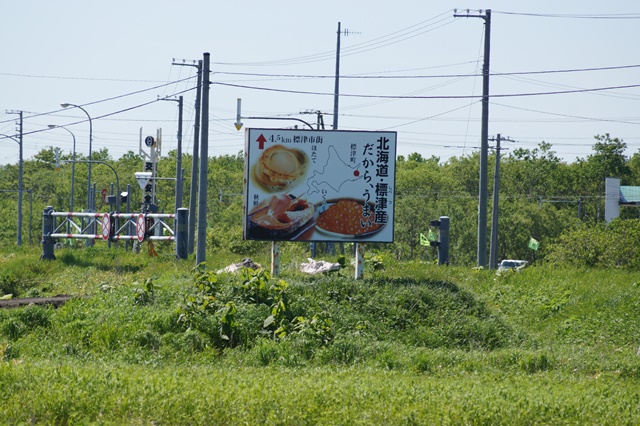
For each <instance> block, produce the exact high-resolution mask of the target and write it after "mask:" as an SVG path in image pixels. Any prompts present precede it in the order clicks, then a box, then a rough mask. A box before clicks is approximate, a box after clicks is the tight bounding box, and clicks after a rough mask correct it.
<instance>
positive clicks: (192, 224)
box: [172, 60, 202, 254]
mask: <svg viewBox="0 0 640 426" xmlns="http://www.w3.org/2000/svg"><path fill="white" fill-rule="evenodd" d="M194 62H195V61H194ZM172 65H180V66H192V67H196V69H197V70H198V86H197V87H196V105H195V110H196V111H195V124H194V126H193V158H192V159H191V160H192V161H191V191H190V195H189V222H188V228H189V236H188V239H189V241H188V242H187V252H188V253H189V254H191V253H193V251H194V248H195V238H196V202H197V199H198V162H199V161H198V150H199V145H200V103H201V95H202V60H199V61H198V62H197V64H196V63H194V64H188V63H186V62H184V61H183V63H176V62H175V61H174V62H173V64H172Z"/></svg>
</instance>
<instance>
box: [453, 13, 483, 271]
mask: <svg viewBox="0 0 640 426" xmlns="http://www.w3.org/2000/svg"><path fill="white" fill-rule="evenodd" d="M479 12H480V14H478V15H472V14H470V13H469V9H467V11H466V14H460V15H459V14H457V10H454V12H453V13H454V14H453V16H454V17H455V18H458V17H464V18H482V19H483V20H484V62H483V65H482V129H481V133H480V139H481V140H480V185H479V194H478V256H477V259H478V266H482V267H486V266H487V198H488V194H487V192H488V170H487V169H488V157H489V155H488V151H489V57H490V47H491V9H487V10H485V11H484V12H485V13H484V15H482V11H479Z"/></svg>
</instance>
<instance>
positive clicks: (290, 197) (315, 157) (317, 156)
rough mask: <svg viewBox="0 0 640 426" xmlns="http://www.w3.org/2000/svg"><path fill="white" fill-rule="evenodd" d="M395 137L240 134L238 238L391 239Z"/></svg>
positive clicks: (343, 133) (284, 132)
mask: <svg viewBox="0 0 640 426" xmlns="http://www.w3.org/2000/svg"><path fill="white" fill-rule="evenodd" d="M396 136H397V135H396V133H395V132H383V131H380V132H364V131H342V130H331V131H326V130H297V129H296V130H290V129H246V131H245V151H244V152H245V186H244V211H243V235H244V238H245V239H248V240H268V241H335V242H339V241H345V242H346V241H350V242H382V243H390V242H393V213H394V195H395V158H396V139H397V138H396Z"/></svg>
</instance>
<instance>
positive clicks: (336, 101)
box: [325, 22, 349, 254]
mask: <svg viewBox="0 0 640 426" xmlns="http://www.w3.org/2000/svg"><path fill="white" fill-rule="evenodd" d="M342 34H343V32H342V30H341V29H340V22H338V35H337V42H336V77H335V87H334V91H333V130H338V104H339V99H340V36H341V35H342ZM348 34H349V30H344V35H348ZM325 247H326V249H327V253H329V254H334V253H335V245H334V243H326V245H325Z"/></svg>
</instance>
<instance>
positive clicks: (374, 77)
mask: <svg viewBox="0 0 640 426" xmlns="http://www.w3.org/2000/svg"><path fill="white" fill-rule="evenodd" d="M631 68H640V64H634V65H620V66H608V67H594V68H570V69H559V70H542V71H513V72H497V73H490V74H489V75H490V76H492V77H502V76H513V75H536V74H560V73H574V72H588V71H610V70H621V69H631ZM214 74H224V75H239V76H247V77H277V78H300V79H333V78H335V76H333V75H313V74H268V73H249V72H227V71H216V72H214ZM481 76H483V74H436V75H344V76H342V75H341V76H340V78H346V79H357V80H384V79H424V78H458V77H481Z"/></svg>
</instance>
